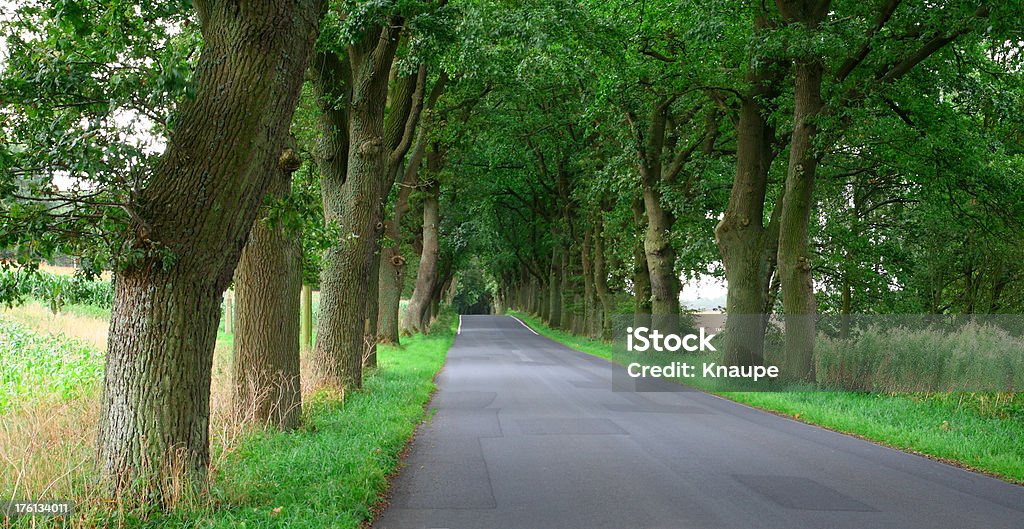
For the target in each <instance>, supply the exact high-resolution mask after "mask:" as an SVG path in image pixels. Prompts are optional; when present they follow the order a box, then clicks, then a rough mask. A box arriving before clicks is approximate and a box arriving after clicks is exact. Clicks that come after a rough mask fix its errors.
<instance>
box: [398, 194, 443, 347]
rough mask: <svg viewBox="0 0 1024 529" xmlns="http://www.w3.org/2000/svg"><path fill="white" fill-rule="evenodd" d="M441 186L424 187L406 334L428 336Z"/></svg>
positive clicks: (435, 266) (436, 269)
mask: <svg viewBox="0 0 1024 529" xmlns="http://www.w3.org/2000/svg"><path fill="white" fill-rule="evenodd" d="M440 191H441V186H440V184H439V183H438V182H437V181H436V180H434V181H432V182H430V184H429V185H428V186H427V196H426V198H425V199H424V200H423V252H422V253H421V254H420V264H419V268H418V269H417V270H416V286H415V288H414V289H413V293H412V298H411V299H410V300H409V305H408V306H407V307H406V308H405V319H404V320H403V322H402V330H403V331H404V332H407V333H410V334H411V333H414V332H421V333H425V332H427V329H428V327H429V325H430V309H431V306H430V305H431V302H432V301H433V300H432V297H433V294H434V289H435V288H436V287H437V284H438V282H439V281H438V279H439V278H438V256H439V255H440V244H439V241H438V234H437V225H438V223H439V222H440V212H439V211H438V197H439V195H440Z"/></svg>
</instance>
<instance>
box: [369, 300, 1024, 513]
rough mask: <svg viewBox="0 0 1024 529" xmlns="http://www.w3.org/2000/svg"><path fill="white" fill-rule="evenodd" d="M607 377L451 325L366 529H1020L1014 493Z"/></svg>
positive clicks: (521, 341)
mask: <svg viewBox="0 0 1024 529" xmlns="http://www.w3.org/2000/svg"><path fill="white" fill-rule="evenodd" d="M613 369H621V368H619V367H615V366H613V365H612V364H610V363H608V362H606V361H604V360H602V359H599V358H596V357H593V356H590V355H586V354H583V353H580V352H577V351H574V350H572V349H569V348H567V347H565V346H562V345H561V344H558V343H556V342H553V341H551V340H549V339H547V338H544V337H542V336H538V335H537V334H535V333H534V332H533V331H531V330H530V329H529V328H527V327H526V326H525V325H524V324H522V323H521V322H519V321H518V320H516V319H515V318H512V317H507V316H463V318H462V322H461V331H460V333H459V335H458V336H457V337H456V340H455V344H454V345H453V346H452V348H451V350H450V351H449V353H448V360H447V363H446V364H445V367H444V369H443V370H442V371H441V373H440V375H438V380H437V382H438V391H437V394H436V395H435V396H434V399H433V401H432V403H431V408H432V410H433V411H434V412H435V413H434V414H433V417H432V418H431V419H430V420H429V422H428V423H427V424H425V425H424V426H422V427H421V428H420V430H419V432H418V434H417V436H416V439H415V441H413V444H412V447H411V450H410V452H409V455H408V458H407V459H406V461H405V467H404V468H403V469H402V471H401V473H400V474H399V476H398V478H397V479H396V481H395V483H394V485H393V489H392V494H391V499H390V504H389V506H388V508H387V509H386V510H385V511H384V512H383V514H382V515H381V516H380V518H379V519H378V520H377V522H376V523H375V524H374V528H376V529H413V528H415V529H425V528H448V529H505V528H517V529H549V528H550V529H598V528H609V529H691V528H692V529H717V528H722V529H747V528H757V529H775V528H778V529H797V528H814V529H826V528H827V529H840V528H855V529H880V528H892V529H942V528H949V529H1021V528H1024V487H1019V486H1016V485H1012V484H1009V483H1005V482H1002V481H999V480H996V479H993V478H990V477H986V476H983V475H979V474H975V473H972V472H967V471H964V470H961V469H958V468H955V467H952V466H949V465H946V464H943V463H939V462H936V461H931V460H929V459H926V458H923V457H919V456H915V455H911V454H906V453H903V452H899V451H896V450H892V449H889V448H885V447H882V446H879V445H876V444H873V443H869V442H866V441H862V440H859V439H856V438H853V437H849V436H846V435H842V434H838V433H834V432H831V431H828V430H824V429H822V428H817V427H814V426H809V425H806V424H802V423H800V422H797V421H793V420H790V419H786V418H783V417H778V416H775V415H772V414H770V413H765V412H762V411H758V410H755V409H752V408H749V407H746V406H743V405H740V404H736V403H733V402H730V401H727V400H724V399H721V398H719V397H715V396H713V395H709V394H707V393H702V392H698V391H684V392H659V393H653V392H626V391H612V381H611V377H612V370H613ZM1022 442H1024V441H1022Z"/></svg>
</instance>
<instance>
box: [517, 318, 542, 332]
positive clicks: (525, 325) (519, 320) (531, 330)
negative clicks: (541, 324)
mask: <svg viewBox="0 0 1024 529" xmlns="http://www.w3.org/2000/svg"><path fill="white" fill-rule="evenodd" d="M512 317H513V318H515V320H516V321H518V322H519V323H523V320H521V319H519V318H516V317H515V316H512ZM523 327H526V328H527V329H528V330H529V331H530V332H532V333H533V334H537V331H535V330H533V329H531V328H530V326H529V325H527V324H525V323H523ZM537 336H540V334H537Z"/></svg>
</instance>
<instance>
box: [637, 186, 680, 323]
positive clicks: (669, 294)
mask: <svg viewBox="0 0 1024 529" xmlns="http://www.w3.org/2000/svg"><path fill="white" fill-rule="evenodd" d="M643 198H644V210H645V211H646V213H647V231H646V232H645V234H644V253H645V254H646V256H647V268H648V273H649V274H650V278H651V315H652V316H653V317H654V318H655V321H656V322H659V323H657V324H656V325H657V327H658V328H659V329H661V330H663V331H665V332H672V329H674V328H675V326H676V323H677V322H676V321H675V320H676V319H677V317H678V316H679V277H678V276H677V275H676V268H675V265H676V251H675V249H674V248H672V222H673V221H672V215H671V214H670V213H669V212H668V211H666V210H665V208H664V207H662V204H661V191H659V190H658V188H657V186H656V185H654V184H650V183H646V184H644V186H643Z"/></svg>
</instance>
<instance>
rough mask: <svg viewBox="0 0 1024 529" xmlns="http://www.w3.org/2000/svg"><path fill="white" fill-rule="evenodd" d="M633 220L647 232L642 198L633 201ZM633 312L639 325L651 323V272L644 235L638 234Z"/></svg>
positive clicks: (635, 247) (634, 252)
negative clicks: (645, 249)
mask: <svg viewBox="0 0 1024 529" xmlns="http://www.w3.org/2000/svg"><path fill="white" fill-rule="evenodd" d="M632 209H633V222H635V223H636V225H637V227H638V228H639V229H641V230H643V233H646V232H647V215H646V214H645V213H644V203H643V200H642V199H639V198H638V199H637V200H634V201H633V205H632ZM633 314H634V318H633V319H634V322H633V323H634V325H635V326H637V327H640V326H643V325H650V323H651V322H650V314H651V274H650V269H649V268H648V267H647V253H646V252H645V251H644V237H643V236H642V235H641V236H638V237H637V241H636V242H635V243H634V244H633Z"/></svg>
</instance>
